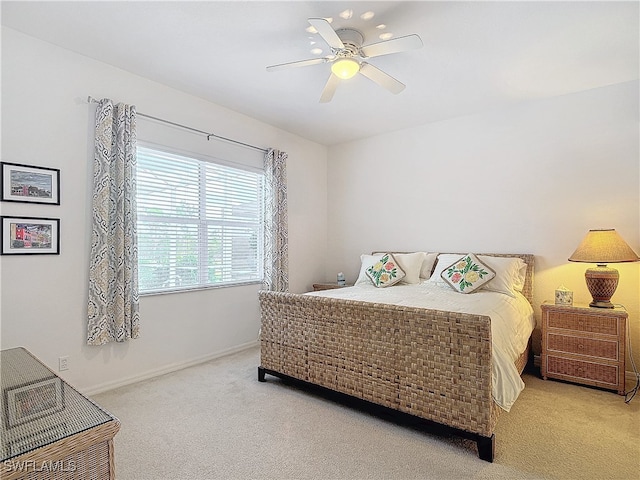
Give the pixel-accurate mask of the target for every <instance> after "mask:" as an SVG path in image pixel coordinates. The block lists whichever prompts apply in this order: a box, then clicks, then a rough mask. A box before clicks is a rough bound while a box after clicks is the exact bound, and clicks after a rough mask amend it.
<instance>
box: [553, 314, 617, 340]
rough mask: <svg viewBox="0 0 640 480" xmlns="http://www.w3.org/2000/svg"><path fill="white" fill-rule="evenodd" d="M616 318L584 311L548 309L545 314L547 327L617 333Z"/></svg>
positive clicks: (607, 333) (609, 333)
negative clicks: (573, 311)
mask: <svg viewBox="0 0 640 480" xmlns="http://www.w3.org/2000/svg"><path fill="white" fill-rule="evenodd" d="M618 325H619V322H618V319H617V318H616V317H611V316H604V315H593V314H585V313H571V312H562V311H557V310H550V311H549V312H548V316H547V326H548V327H549V328H562V329H566V330H576V331H578V332H589V333H601V334H605V335H615V336H617V335H618V333H619V332H618Z"/></svg>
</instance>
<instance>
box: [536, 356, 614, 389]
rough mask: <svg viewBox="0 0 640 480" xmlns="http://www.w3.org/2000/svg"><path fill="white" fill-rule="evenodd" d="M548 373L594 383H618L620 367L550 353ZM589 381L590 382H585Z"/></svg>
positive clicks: (612, 384)
mask: <svg viewBox="0 0 640 480" xmlns="http://www.w3.org/2000/svg"><path fill="white" fill-rule="evenodd" d="M547 373H548V374H549V375H555V376H561V377H566V379H567V380H583V381H584V380H587V381H591V382H592V383H593V384H606V385H610V386H616V385H617V384H618V367H617V366H616V365H606V364H601V363H593V362H583V361H580V360H575V359H571V358H562V357H556V356H552V355H549V356H548V357H547ZM584 383H589V382H584Z"/></svg>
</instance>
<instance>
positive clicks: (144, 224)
mask: <svg viewBox="0 0 640 480" xmlns="http://www.w3.org/2000/svg"><path fill="white" fill-rule="evenodd" d="M137 160H138V167H137V173H138V185H137V186H138V194H137V200H138V277H139V288H140V293H154V292H166V291H173V290H185V289H193V288H201V287H207V286H217V285H235V284H240V283H255V282H260V281H262V252H263V224H264V222H263V208H262V205H263V201H262V199H263V190H264V189H263V182H264V173H263V172H262V171H258V170H251V169H249V168H248V167H247V169H243V168H235V167H230V166H228V165H226V164H221V163H214V161H213V160H202V159H197V158H189V157H186V156H183V155H177V154H174V153H168V152H164V151H159V150H155V149H151V148H147V147H141V146H138V154H137Z"/></svg>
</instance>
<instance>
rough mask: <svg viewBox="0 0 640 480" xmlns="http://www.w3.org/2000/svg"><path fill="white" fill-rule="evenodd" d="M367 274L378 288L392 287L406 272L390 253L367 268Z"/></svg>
mask: <svg viewBox="0 0 640 480" xmlns="http://www.w3.org/2000/svg"><path fill="white" fill-rule="evenodd" d="M366 274H367V276H368V277H369V278H370V279H371V281H372V282H373V284H374V285H375V286H376V287H390V286H391V285H395V284H396V283H398V282H399V281H400V280H402V279H403V278H404V276H405V273H404V270H402V269H401V268H400V266H398V262H396V259H395V258H393V255H391V254H390V253H385V254H384V255H381V256H380V257H379V260H378V261H377V262H376V263H374V264H373V265H372V266H370V267H369V268H367V270H366Z"/></svg>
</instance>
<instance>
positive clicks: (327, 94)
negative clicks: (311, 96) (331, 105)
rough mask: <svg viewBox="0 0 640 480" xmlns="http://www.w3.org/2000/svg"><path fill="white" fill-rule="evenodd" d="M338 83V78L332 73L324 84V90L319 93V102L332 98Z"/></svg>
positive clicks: (326, 101) (325, 101) (328, 100)
mask: <svg viewBox="0 0 640 480" xmlns="http://www.w3.org/2000/svg"><path fill="white" fill-rule="evenodd" d="M339 83H340V78H338V76H336V75H334V74H333V73H332V74H331V76H330V77H329V80H327V84H326V85H325V86H324V90H322V95H320V103H328V102H330V101H331V99H332V98H333V94H334V93H336V88H338V84H339Z"/></svg>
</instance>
